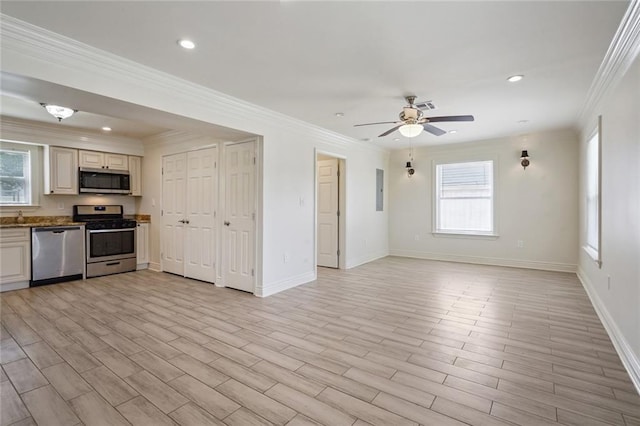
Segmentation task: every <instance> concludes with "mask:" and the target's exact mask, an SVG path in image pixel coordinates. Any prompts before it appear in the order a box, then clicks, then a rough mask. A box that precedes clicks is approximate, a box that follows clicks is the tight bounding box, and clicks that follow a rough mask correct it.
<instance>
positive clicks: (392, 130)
mask: <svg viewBox="0 0 640 426" xmlns="http://www.w3.org/2000/svg"><path fill="white" fill-rule="evenodd" d="M403 125H404V123H403V124H399V125H397V126H396V127H394V128H393V129H389V130H387V131H386V132H384V133H383V134H381V135H380V136H378V137H379V138H382V137H384V136H387V135H388V134H390V133H393V132H395V131H396V130H398V129H399V128H400V127H402V126H403Z"/></svg>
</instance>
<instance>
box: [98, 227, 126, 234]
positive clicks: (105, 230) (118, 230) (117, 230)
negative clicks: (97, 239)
mask: <svg viewBox="0 0 640 426" xmlns="http://www.w3.org/2000/svg"><path fill="white" fill-rule="evenodd" d="M135 230H136V228H118V229H88V230H87V232H89V233H90V234H101V233H103V232H123V231H135Z"/></svg>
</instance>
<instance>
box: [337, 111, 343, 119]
mask: <svg viewBox="0 0 640 426" xmlns="http://www.w3.org/2000/svg"><path fill="white" fill-rule="evenodd" d="M336 117H338V118H340V117H344V112H336Z"/></svg>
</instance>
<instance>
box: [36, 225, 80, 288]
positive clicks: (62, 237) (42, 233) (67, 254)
mask: <svg viewBox="0 0 640 426" xmlns="http://www.w3.org/2000/svg"><path fill="white" fill-rule="evenodd" d="M83 272H84V229H83V227H82V226H56V227H46V228H32V229H31V283H30V286H31V287H35V286H38V285H44V284H53V283H58V282H62V281H70V280H77V279H82V274H83Z"/></svg>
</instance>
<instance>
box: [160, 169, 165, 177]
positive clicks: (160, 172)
mask: <svg viewBox="0 0 640 426" xmlns="http://www.w3.org/2000/svg"><path fill="white" fill-rule="evenodd" d="M161 170H162V172H160V174H162V175H163V176H164V167H163V168H162V169H161Z"/></svg>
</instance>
